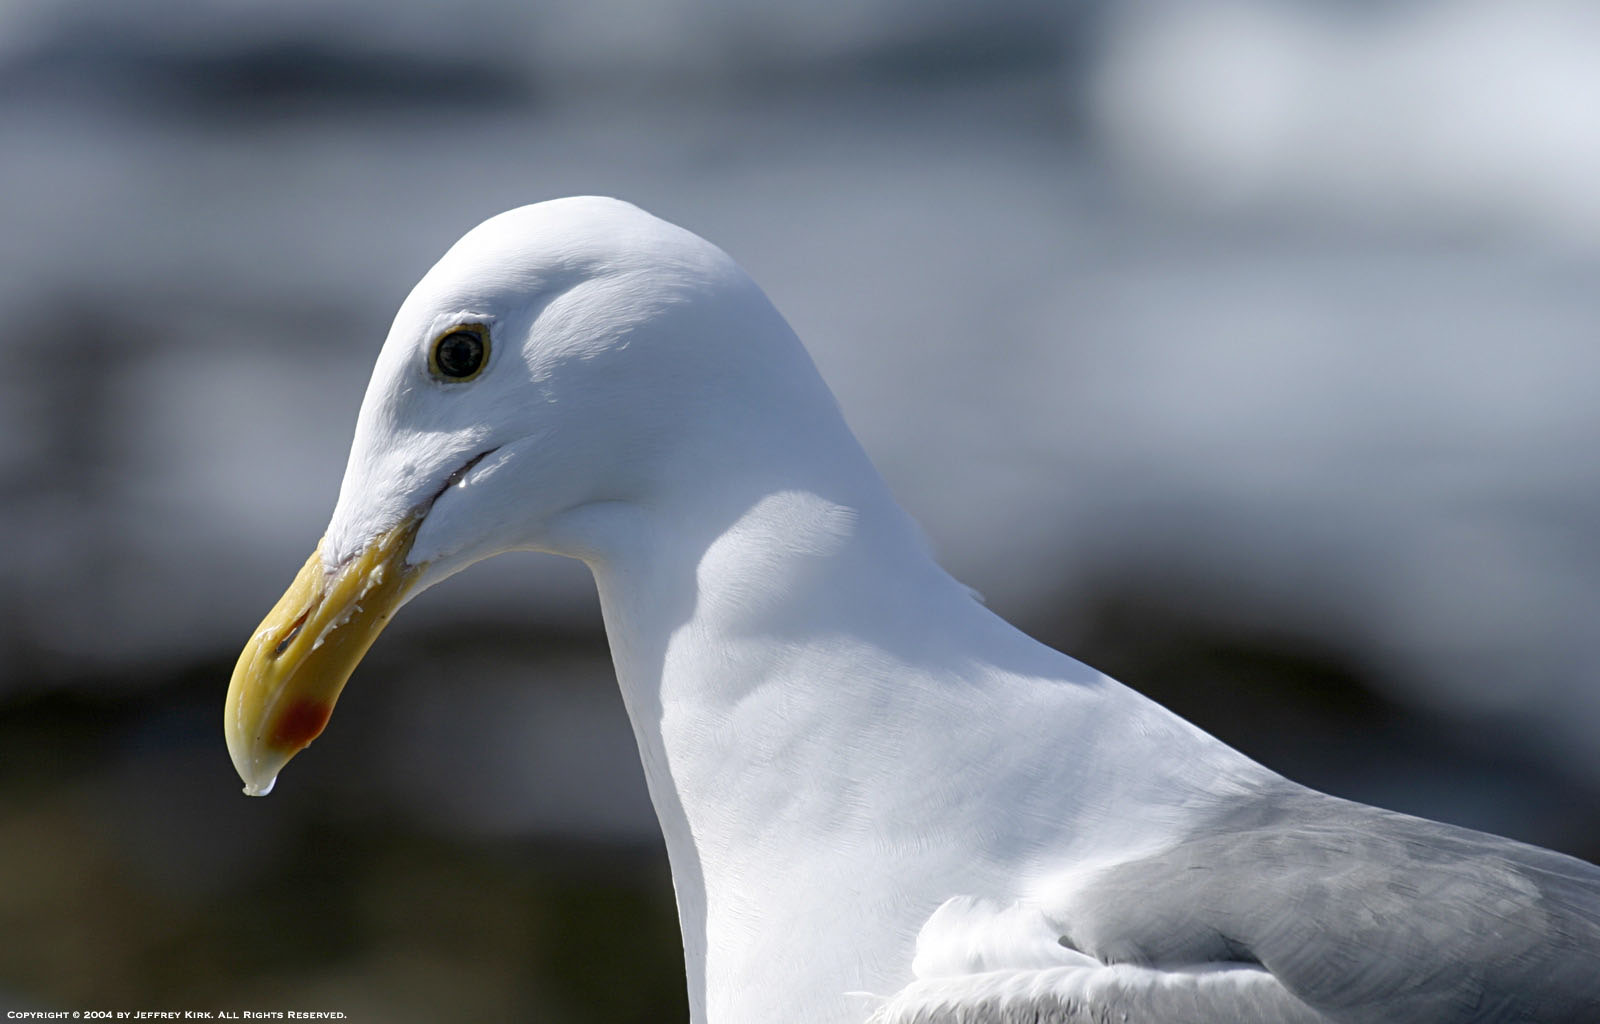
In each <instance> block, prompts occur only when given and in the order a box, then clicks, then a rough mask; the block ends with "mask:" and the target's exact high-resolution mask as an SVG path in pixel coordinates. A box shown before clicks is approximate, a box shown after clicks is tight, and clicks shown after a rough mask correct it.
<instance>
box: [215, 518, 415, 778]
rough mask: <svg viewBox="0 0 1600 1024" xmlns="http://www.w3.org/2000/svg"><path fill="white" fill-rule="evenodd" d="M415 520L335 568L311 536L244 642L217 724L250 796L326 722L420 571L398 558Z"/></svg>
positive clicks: (408, 546)
mask: <svg viewBox="0 0 1600 1024" xmlns="http://www.w3.org/2000/svg"><path fill="white" fill-rule="evenodd" d="M421 523H422V517H421V516H420V515H414V516H410V517H408V518H407V519H406V521H405V522H403V523H401V524H400V525H399V526H397V527H395V528H394V529H392V530H390V531H389V532H387V533H384V534H382V535H380V536H379V537H378V538H377V539H376V540H374V541H373V542H372V543H371V544H369V545H368V546H367V548H366V550H364V551H362V552H361V553H360V554H359V555H357V556H356V557H355V558H352V559H350V560H349V561H347V562H345V563H344V564H343V565H339V566H335V567H332V568H329V567H327V566H324V565H323V564H322V546H321V544H318V546H317V550H316V551H313V552H312V553H311V557H310V558H309V559H307V560H306V564H305V567H304V568H302V569H301V570H300V574H299V575H298V576H296V577H295V578H294V582H293V583H291V584H290V585H289V590H288V592H287V593H285V594H284V595H283V597H282V598H280V599H279V601H278V603H277V605H276V606H274V607H273V609H272V611H270V612H268V613H267V617H266V618H265V619H263V620H262V622H261V625H260V627H259V628H257V630H256V632H255V635H254V636H253V637H251V638H250V642H249V643H248V644H246V645H245V648H244V653H243V654H241V655H239V664H238V665H236V666H235V667H234V670H233V680H232V681H231V682H229V684H228V701H227V706H226V708H225V709H224V713H223V730H224V732H225V733H226V735H227V738H228V754H229V755H230V756H231V757H232V758H233V766H234V768H236V769H237V770H238V772H239V777H240V778H241V779H243V780H244V791H245V792H246V793H248V794H249V795H251V796H266V795H267V794H268V793H270V792H272V785H273V783H274V782H276V781H277V779H278V772H279V771H281V770H282V769H283V766H284V765H285V764H287V763H289V759H290V758H291V757H293V756H294V755H296V754H298V753H299V752H300V751H301V750H303V749H305V748H306V747H307V746H309V745H310V743H311V741H312V740H314V739H316V738H317V737H318V736H319V735H320V734H321V733H322V729H323V727H324V726H325V725H327V724H328V717H329V716H330V715H332V714H333V705H334V702H335V701H337V700H338V699H339V691H341V690H343V689H344V684H345V681H346V680H347V679H349V678H350V673H352V672H354V671H355V668H356V665H358V664H360V662H361V657H362V655H364V654H366V653H367V648H369V647H371V646H372V642H373V641H374V640H376V639H377V638H378V634H379V633H381V632H382V631H383V627H384V626H385V625H387V624H388V622H389V618H390V616H392V615H393V614H394V612H395V609H397V608H398V607H399V606H400V602H401V599H402V598H404V597H405V594H406V592H407V591H408V590H410V589H411V586H412V584H414V583H415V582H416V580H417V576H418V575H419V572H420V570H421V566H407V565H406V564H405V560H406V555H407V553H409V552H410V550H411V542H412V540H414V539H415V537H416V534H417V527H418V526H420V525H421Z"/></svg>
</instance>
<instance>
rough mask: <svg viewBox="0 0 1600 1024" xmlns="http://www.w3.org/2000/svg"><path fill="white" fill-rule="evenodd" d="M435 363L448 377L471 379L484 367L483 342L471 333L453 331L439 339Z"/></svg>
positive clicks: (434, 355) (434, 357) (434, 351)
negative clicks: (479, 368)
mask: <svg viewBox="0 0 1600 1024" xmlns="http://www.w3.org/2000/svg"><path fill="white" fill-rule="evenodd" d="M433 361H434V363H435V364H436V365H437V366H438V367H439V372H440V373H442V374H444V375H445V376H446V377H470V376H472V375H473V374H475V373H477V372H478V367H480V366H482V365H483V341H482V340H481V339H479V338H478V336H477V335H476V334H473V333H472V332H471V331H451V332H450V333H449V334H446V335H445V336H444V337H442V338H440V339H439V344H438V345H437V346H436V347H435V348H434V350H433Z"/></svg>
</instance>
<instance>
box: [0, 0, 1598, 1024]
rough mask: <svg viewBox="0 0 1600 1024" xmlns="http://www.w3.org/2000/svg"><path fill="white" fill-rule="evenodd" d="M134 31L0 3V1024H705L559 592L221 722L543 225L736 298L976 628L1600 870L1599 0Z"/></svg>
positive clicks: (610, 692)
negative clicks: (586, 215)
mask: <svg viewBox="0 0 1600 1024" xmlns="http://www.w3.org/2000/svg"><path fill="white" fill-rule="evenodd" d="M133 11H134V9H133V8H125V7H124V6H123V5H117V4H111V3H96V2H91V0H74V2H72V3H53V4H45V3H42V2H41V3H32V4H27V3H24V4H14V5H11V6H10V7H9V8H8V9H7V11H6V12H5V13H4V15H3V16H0V153H3V154H5V155H4V156H3V157H0V190H3V191H0V268H3V273H0V312H3V314H4V318H5V322H6V323H7V324H9V325H10V329H9V330H7V331H4V332H0V357H3V358H4V360H5V364H6V366H7V370H8V372H6V373H4V374H0V487H3V494H4V501H3V504H0V527H3V529H4V534H5V536H6V537H7V541H6V543H5V544H4V545H3V547H0V558H3V559H4V561H3V562H0V568H3V569H4V576H3V578H4V580H5V586H4V587H3V588H0V613H3V616H0V622H3V625H0V836H3V838H0V1004H3V1005H6V1006H7V1007H9V1006H11V1005H16V1006H18V1007H35V1008H45V1009H69V1010H70V1009H91V1008H111V1009H149V1008H168V1007H169V1006H172V1005H176V1006H177V1007H178V1008H212V1009H217V1008H228V1009H233V1008H254V1009H274V1008H302V1009H342V1010H344V1011H346V1012H348V1013H350V1014H351V1015H352V1017H354V1018H356V1019H368V1020H374V1021H380V1020H381V1021H405V1020H418V1021H423V1020H438V1019H540V1020H573V1021H582V1020H608V1021H615V1020H639V1021H646V1020H652V1021H653V1020H660V1019H662V1018H663V1017H667V1018H671V1017H672V1016H674V1015H677V1016H679V1017H681V1016H682V1010H681V995H680V994H679V988H680V986H681V967H680V966H679V964H678V963H677V960H676V956H677V952H676V948H675V945H674V943H675V926H674V922H673V920H672V911H671V901H670V889H669V886H668V882H667V877H666V874H665V866H664V859H663V857H662V856H661V851H660V848H659V841H658V839H657V837H656V833H655V826H654V821H653V818H652V817H651V815H650V811H649V806H648V801H647V800H646V798H645V796H644V792H643V786H642V779H641V777H640V773H639V769H638V767H637V757H636V754H635V752H634V749H633V745H632V740H631V736H630V735H629V733H628V730H627V726H626V723H625V721H624V719H623V716H622V711H621V705H620V701H619V700H618V698H617V697H616V695H615V693H614V686H613V684H612V682H611V680H610V677H609V663H608V661H607V659H606V655H605V647H604V640H603V637H602V636H601V634H600V632H599V630H600V624H599V619H598V614H597V610H596V606H595V602H594V598H593V593H592V587H591V584H590V583H589V581H588V579H587V576H586V574H585V573H584V571H583V570H582V567H581V566H577V565H576V564H575V563H564V562H559V561H556V560H552V559H542V558H534V557H506V558H503V559H500V560H497V561H495V562H491V563H488V564H485V565H483V566H479V567H476V568H475V569H474V570H473V571H471V572H469V573H467V574H464V575H463V576H461V577H457V578H456V579H454V580H452V581H450V582H449V583H448V584H446V585H444V586H441V587H440V588H438V589H437V590H436V591H433V592H430V593H429V594H427V595H425V596H423V597H421V598H419V599H418V600H417V601H415V602H413V604H412V605H411V606H410V607H409V608H408V610H407V612H406V613H405V615H404V616H402V617H401V619H400V622H399V623H398V624H397V625H396V627H395V628H394V629H393V630H392V631H390V633H389V634H387V635H386V636H385V637H384V639H383V641H382V642H381V643H380V644H379V645H378V648H377V649H376V650H375V651H374V652H373V654H372V655H371V656H370V658H369V661H368V663H367V664H366V665H365V666H363V668H362V670H361V671H360V672H359V673H358V674H357V677H356V679H355V680H354V681H353V683H352V686H351V689H350V691H349V692H348V694H347V695H346V697H345V699H344V700H343V701H342V703H341V708H340V712H339V714H338V715H337V716H336V718H335V721H334V723H333V725H332V727H331V728H330V731H329V734H328V737H327V739H325V740H324V741H323V742H322V743H319V744H318V745H317V746H316V747H315V748H314V749H313V750H312V751H311V752H309V753H307V754H306V755H304V756H302V757H301V758H299V759H297V761H296V762H295V765H294V768H293V769H291V771H290V772H289V773H288V774H287V775H286V777H285V778H284V780H283V784H282V785H281V786H280V787H279V791H278V792H277V793H276V794H274V796H273V798H272V799H271V800H268V801H248V802H247V801H245V800H243V799H242V798H239V797H238V796H237V785H238V784H237V781H236V780H235V779H234V777H233V773H232V770H231V768H230V766H229V764H228V760H227V757H226V754H225V752H224V750H223V747H222V737H221V729H220V723H219V722H218V718H219V712H220V706H221V697H222V692H223V689H224V687H225V684H226V676H227V673H228V671H229V668H230V666H231V661H232V658H233V656H234V654H235V653H236V652H237V649H238V647H239V645H240V643H241V642H242V641H243V639H244V638H245V636H246V635H247V634H248V631H249V630H250V628H251V627H252V626H253V625H254V624H255V622H256V621H257V620H258V619H259V617H260V615H261V614H262V613H263V612H264V611H265V610H266V608H267V607H269V606H270V604H271V602H272V601H273V600H275V599H276V597H277V595H278V593H279V592H280V590H281V587H282V586H283V585H284V584H285V583H286V582H287V580H288V578H289V576H290V575H291V573H292V572H293V570H294V569H295V568H296V567H297V566H298V565H299V564H300V561H301V560H302V559H303V557H304V555H305V554H306V552H307V550H308V549H309V548H310V546H311V545H313V544H314V543H315V542H316V539H317V537H318V535H319V531H320V529H321V527H322V525H323V524H324V522H325V521H326V518H327V515H328V512H329V511H330V510H331V507H332V503H333V498H334V495H335V492H336V490H337V487H338V482H339V478H340V475H341V472H342V467H343V460H344V453H345V450H346V446H347V444H348V440H349V434H350V429H351V426H352V424H353V421H354V416H355V410H356V406H357V404H358V402H359V400H360V395H361V392H362V390H363V388H364V385H365V380H366V376H367V372H368V369H369V367H370V364H371V360H372V358H373V356H374V355H375V353H376V351H377V348H378V345H379V343H380V341H381V339H382V337H383V334H384V332H385V330H386V328H387V323H388V318H389V317H390V315H391V314H392V312H393V310H394V308H395V307H396V306H397V305H398V303H399V301H400V300H401V298H403V296H404V294H405V292H406V291H407V289H408V288H409V287H410V285H411V284H412V283H413V282H414V281H415V280H416V279H417V278H418V277H419V276H420V275H421V274H422V273H423V272H424V271H425V270H426V269H427V267H428V266H429V265H430V263H431V262H432V260H433V259H435V258H437V256H438V255H440V254H441V253H442V252H443V251H444V249H445V247H446V246H448V245H449V244H450V243H451V242H452V241H453V240H454V239H455V238H456V237H457V236H458V235H460V234H461V233H462V232H463V231H465V230H466V229H467V228H469V227H470V226H472V225H473V224H474V223H476V222H477V221H479V220H481V219H483V218H484V217H487V216H489V215H491V214H493V213H496V212H498V211H500V210H502V209H505V208H507V207H510V206H514V205H518V204H521V203H525V202H532V201H537V200H539V199H543V198H549V197H552V196H557V195H564V194H572V193H606V194H614V195H620V196H623V197H625V198H628V199H630V200H633V201H634V202H637V203H639V204H640V205H642V206H644V207H646V208H647V209H650V210H652V211H654V212H656V213H658V214H661V215H662V216H665V217H667V218H669V219H671V220H675V221H677V222H679V223H681V224H683V225H685V226H687V227H689V228H691V229H693V230H695V231H697V232H699V233H700V234H702V235H705V236H706V237H708V238H710V239H712V240H714V241H716V242H717V243H718V244H720V245H722V246H723V247H724V248H725V249H727V250H728V251H729V252H730V253H732V254H733V255H734V256H735V258H737V259H738V260H739V261H740V262H741V263H742V264H743V265H744V266H745V268H746V269H747V270H749V271H750V272H751V274H752V275H753V276H754V277H755V278H756V279H757V280H758V281H760V282H762V284H763V285H764V286H765V287H766V288H767V290H768V291H769V293H770V294H771V295H772V297H773V298H774V300H775V301H776V302H777V304H778V306H779V308H780V309H782V310H783V311H784V312H785V314H786V315H787V316H788V317H789V318H790V320H791V322H792V323H793V324H794V326H795V327H796V329H797V331H798V332H799V333H800V335H801V337H802V338H803V339H805V340H806V342H807V344H808V346H809V347H810V349H811V351H812V353H813V355H814V356H815V358H816V359H817V362H818V363H819V365H820V367H821V369H822V371H823V374H824V376H825V377H826V378H827V379H828V380H829V382H830V383H831V384H832V385H833V387H834V389H835V390H836V392H837V393H838V395H839V397H840V400H841V402H842V404H843V406H844V408H845V411H846V414H847V416H848V418H849V419H850V421H851V423H852V424H853V425H854V426H855V428H856V429H857V431H858V433H859V434H860V435H861V437H862V440H863V441H864V443H865V444H866V447H867V448H868V450H869V451H870V452H872V453H873V455H874V457H875V459H876V460H877V461H878V464H879V466H880V468H881V469H882V470H883V471H884V473H885V475H886V476H887V477H888V478H889V480H890V482H891V484H892V486H893V487H894V489H895V491H896V492H897V493H898V494H899V495H900V497H901V498H902V500H903V502H904V503H905V504H906V505H907V507H908V508H910V509H911V510H912V511H913V513H914V514H915V515H916V516H917V518H918V519H919V520H920V521H921V522H922V524H923V525H924V527H925V528H926V529H927V531H928V533H929V534H930V536H931V537H932V538H933V541H934V544H935V546H936V548H937V549H938V550H939V551H940V552H941V555H942V557H943V559H944V561H945V562H946V564H947V565H948V566H949V567H950V568H951V569H952V570H953V571H955V572H956V574H957V575H958V576H960V577H961V578H962V579H964V580H966V581H967V582H969V583H971V584H972V585H974V586H975V587H977V588H978V589H979V590H980V591H982V592H983V593H984V594H985V595H986V596H987V598H988V600H989V602H990V604H991V605H993V606H994V607H996V608H997V609H998V610H999V611H1001V612H1002V613H1003V614H1005V615H1007V616H1008V617H1010V618H1012V619H1013V620H1014V621H1017V622H1019V623H1020V624H1022V625H1024V626H1025V627H1027V628H1028V629H1030V630H1031V631H1033V632H1034V633H1035V634H1036V635H1039V636H1041V637H1042V638H1044V639H1047V640H1049V641H1051V642H1053V643H1056V644H1057V645H1059V646H1061V647H1062V648H1063V649H1066V650H1068V651H1069V652H1070V653H1073V654H1076V655H1078V656H1080V657H1082V658H1084V659H1085V660H1088V661H1090V662H1091V663H1094V664H1096V665H1098V666H1099V667H1102V668H1105V669H1107V670H1109V671H1112V672H1113V674H1116V675H1118V676H1119V677H1120V678H1123V679H1124V680H1125V681H1127V682H1128V683H1130V684H1132V685H1135V686H1137V687H1140V688H1141V689H1144V690H1145V691H1146V692H1149V693H1152V694H1153V695H1155V696H1157V697H1158V698H1159V699H1161V700H1163V701H1164V702H1167V703H1168V704H1170V705H1171V706H1173V707H1175V708H1177V709H1178V710H1180V711H1181V712H1183V713H1184V714H1186V715H1188V716H1190V717H1192V718H1194V719H1195V720H1196V721H1199V722H1200V723H1201V724H1203V725H1205V726H1206V727H1207V728H1210V729H1212V730H1214V731H1216V732H1218V733H1219V735H1222V736H1223V737H1224V738H1226V739H1228V740H1229V741H1230V742H1233V743H1235V744H1237V745H1239V746H1241V747H1242V748H1243V749H1245V750H1247V751H1249V752H1251V753H1252V754H1254V755H1256V756H1258V757H1261V758H1262V759H1263V760H1265V761H1267V762H1268V763H1269V764H1272V765H1273V766H1274V767H1278V768H1280V769H1282V770H1284V771H1286V772H1287V773H1288V774H1290V775H1291V776H1293V777H1296V778H1299V779H1301V780H1302V781H1306V782H1309V783H1312V784H1315V785H1318V786H1320V787H1323V788H1326V789H1330V790H1332V791H1334V792H1338V793H1341V794H1342V795H1347V796H1352V797H1356V798H1360V799H1366V800H1370V801H1373V802H1378V803H1382V804H1384V805H1386V806H1392V807H1397V808H1400V809H1404V810H1411V811H1417V812H1421V813H1426V814H1429V815H1431V816H1434V817H1441V818H1445V819H1447V820H1452V821H1457V822H1461V823H1464V824H1469V825H1473V826H1476V827H1481V828H1488V829H1492V830H1495V831H1499V832H1504V833H1508V834H1513V835H1516V836H1519V837H1521V838H1526V839H1530V840H1532V841H1536V842H1540V843H1544V844H1547V845H1553V846H1556V847H1559V848H1562V849H1567V850H1570V851H1573V852H1577V853H1580V854H1585V855H1588V856H1591V857H1593V856H1596V855H1597V854H1600V814H1597V813H1596V810H1595V807H1596V803H1595V794H1596V790H1597V788H1600V758H1596V757H1595V756H1594V743H1593V736H1594V733H1595V730H1596V727H1597V725H1600V678H1597V673H1596V670H1595V668H1594V665H1595V662H1596V658H1595V653H1596V640H1595V639H1594V637H1595V635H1596V631H1595V630H1594V629H1593V628H1592V625H1591V623H1592V619H1593V613H1594V609H1595V608H1596V607H1597V600H1596V599H1597V596H1600V546H1597V545H1600V476H1597V473H1596V470H1595V459H1594V455H1593V453H1594V451H1595V450H1596V443H1597V441H1600V403H1596V402H1595V401H1594V397H1593V396H1594V391H1595V387H1594V381H1595V380H1596V379H1600V345H1597V344H1596V341H1595V338H1596V328H1597V324H1600V288H1597V287H1596V285H1597V281H1600V214H1597V212H1596V211H1597V207H1596V206H1595V202H1596V200H1595V198H1594V195H1595V193H1594V190H1593V188H1592V187H1591V184H1590V183H1592V182H1593V181H1594V180H1596V175H1597V173H1600V115H1597V114H1596V111H1600V102H1597V101H1600V73H1597V72H1595V70H1594V69H1595V68H1600V61H1597V59H1596V58H1597V57H1600V20H1597V19H1596V18H1595V16H1594V15H1593V13H1592V12H1590V11H1589V10H1588V8H1587V6H1586V5H1583V4H1579V3H1576V2H1571V3H1568V2H1558V0H1540V2H1530V3H1527V4H1523V5H1502V4H1491V3H1486V2H1468V0H1463V2H1459V3H1445V2H1434V3H1427V2H1420V0H1417V2H1410V3H1405V4H1399V5H1353V6H1352V5H1331V4H1320V3H1309V2H1308V3H1295V2H1289V0H1251V2H1246V0H1226V2H1225V0H1207V2H1193V3H1176V2H1173V3H1161V2H1156V0H1147V2H1138V3H1130V4H1126V5H1118V6H1115V7H1113V6H1110V5H1103V4H1088V3H1083V4H1077V5H1058V4H1048V5H1047V4H1035V3H1030V2H1028V0H1015V2H1012V3H1009V4H986V5H981V6H980V5H968V4H960V3H953V2H952V3H940V4H931V5H918V6H912V5H908V4H903V3H899V2H894V0H876V2H873V3H867V4H855V5H845V4H838V5H828V4H823V5H817V6H814V7H812V8H806V9H804V10H801V9H798V8H797V9H794V10H778V9H774V10H769V11H744V10H738V9H735V7H734V6H733V5H721V4H716V3H712V2H710V0H678V2H676V3H671V4H659V5H649V6H646V5H642V4H641V5H637V6H635V7H626V6H624V7H616V8H609V9H608V8H605V7H602V6H599V5H578V4H572V5H570V8H568V7H565V6H563V5H560V4H557V5H551V6H548V7H543V8H541V9H540V10H539V11H532V10H523V9H522V8H520V7H516V6H513V5H509V4H506V5H502V4H497V3H490V2H487V0H482V2H478V3H474V4H470V5H466V6H464V7H457V8H453V9H452V11H453V13H452V14H451V15H450V16H448V17H446V16H443V15H440V14H436V13H434V12H432V11H430V10H428V9H426V8H425V7H423V6H422V5H420V4H419V5H405V4H402V5H372V4H368V3H365V2H363V0H341V2H339V3H335V4H326V5H310V4H306V5H293V4H291V5H276V6H273V7H266V6H258V5H249V4H242V3H228V2H224V0H212V2H210V3H208V4H202V5H170V6H169V5H155V6H148V5H147V6H143V7H140V8H138V13H132V12H133ZM618 978H622V979H625V981H623V982H622V983H619V982H618V981H617V979H618Z"/></svg>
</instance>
